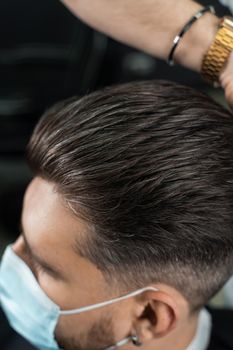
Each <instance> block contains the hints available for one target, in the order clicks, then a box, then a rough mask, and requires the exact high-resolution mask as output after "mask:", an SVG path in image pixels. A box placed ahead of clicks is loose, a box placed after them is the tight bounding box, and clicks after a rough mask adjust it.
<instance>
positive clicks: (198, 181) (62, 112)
mask: <svg viewBox="0 0 233 350" xmlns="http://www.w3.org/2000/svg"><path fill="white" fill-rule="evenodd" d="M28 159H29V163H30V165H31V167H32V169H33V170H34V172H35V174H36V175H40V176H42V177H43V178H44V179H46V180H48V181H52V182H53V183H55V184H56V185H57V189H58V191H59V192H60V193H61V195H62V196H63V198H64V199H65V200H66V201H67V202H68V203H69V204H70V207H72V208H73V210H74V211H75V212H76V214H77V215H78V216H79V215H80V216H82V217H84V218H85V219H86V220H87V221H88V222H89V223H91V224H92V226H93V227H94V230H92V231H91V230H90V232H89V234H88V235H87V237H86V238H85V240H83V242H77V247H76V249H77V251H78V252H79V254H82V255H83V256H85V257H86V258H88V259H90V260H91V261H92V262H93V263H94V264H96V265H97V266H98V267H99V268H100V269H101V270H102V271H103V272H104V274H105V276H106V278H108V279H109V280H110V281H111V280H112V281H114V280H117V281H118V283H119V284H120V285H122V286H124V287H125V286H128V287H129V288H130V289H131V290H132V289H133V288H136V287H141V286H145V285H148V284H150V283H152V282H162V283H166V284H169V285H171V286H173V287H175V288H176V289H178V290H179V291H180V292H181V293H182V294H183V295H184V296H185V297H186V298H187V300H188V301H189V302H190V304H191V306H192V308H195V309H197V308H199V307H201V306H202V305H203V304H205V303H206V302H207V301H208V300H209V299H210V298H211V296H213V295H214V294H215V293H216V292H217V291H218V290H219V289H220V287H221V286H222V285H223V284H224V283H225V282H226V280H227V279H228V278H229V276H230V275H231V274H233V118H232V115H231V114H230V113H229V112H228V111H227V110H225V109H224V108H223V107H221V106H220V105H218V104H217V103H215V102H214V101H213V100H212V99H210V98H209V97H207V96H205V95H204V94H201V93H199V92H197V91H195V90H193V89H191V88H188V87H184V86H181V85H178V84H175V83H171V82H166V81H157V82H153V81H151V82H138V83H129V84H125V85H119V86H115V87H109V88H105V89H103V90H102V91H97V92H94V93H92V94H90V95H87V96H85V97H83V98H81V99H78V98H73V99H71V100H69V101H65V102H62V103H59V104H57V105H56V106H54V107H53V108H51V109H50V110H49V111H48V112H46V113H45V115H44V116H43V117H42V118H41V120H40V121H39V122H38V124H37V126H36V128H35V131H34V133H33V135H32V137H31V141H30V144H29V147H28Z"/></svg>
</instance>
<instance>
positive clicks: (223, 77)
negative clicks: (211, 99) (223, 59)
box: [219, 51, 233, 109]
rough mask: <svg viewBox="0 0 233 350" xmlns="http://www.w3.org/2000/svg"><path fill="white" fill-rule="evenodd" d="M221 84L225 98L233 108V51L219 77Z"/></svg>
mask: <svg viewBox="0 0 233 350" xmlns="http://www.w3.org/2000/svg"><path fill="white" fill-rule="evenodd" d="M219 81H220V84H221V86H222V88H223V89H224V91H225V98H226V100H227V102H228V103H229V105H230V107H231V108H232V109H233V51H232V52H231V53H230V55H229V58H228V60H227V63H226V65H225V67H224V69H223V70H222V72H221V74H220V77H219Z"/></svg>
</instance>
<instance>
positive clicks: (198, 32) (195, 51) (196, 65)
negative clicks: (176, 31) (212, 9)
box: [174, 13, 219, 72]
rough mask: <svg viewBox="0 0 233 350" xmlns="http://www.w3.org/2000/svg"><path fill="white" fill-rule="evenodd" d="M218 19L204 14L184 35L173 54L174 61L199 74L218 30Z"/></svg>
mask: <svg viewBox="0 0 233 350" xmlns="http://www.w3.org/2000/svg"><path fill="white" fill-rule="evenodd" d="M218 25H219V18H218V17H216V16H215V15H213V14H211V13H206V14H205V15H204V16H203V17H202V18H200V19H199V20H198V21H197V22H196V23H194V25H193V26H192V27H191V28H190V30H189V31H188V32H187V33H186V34H185V36H184V37H183V39H182V40H181V42H180V44H179V46H178V47H177V50H176V52H175V55H174V58H175V61H176V62H177V63H179V64H181V65H183V66H185V67H187V68H189V69H192V70H194V71H197V72H200V71H201V65H202V60H203V57H204V55H205V54H206V52H207V51H208V49H209V47H210V45H211V44H212V42H213V40H214V38H215V35H216V32H217V30H218Z"/></svg>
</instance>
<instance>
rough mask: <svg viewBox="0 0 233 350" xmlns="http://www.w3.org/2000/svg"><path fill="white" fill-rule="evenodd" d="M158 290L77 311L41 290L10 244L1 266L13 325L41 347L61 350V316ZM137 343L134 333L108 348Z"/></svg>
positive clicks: (0, 287) (1, 294)
mask: <svg viewBox="0 0 233 350" xmlns="http://www.w3.org/2000/svg"><path fill="white" fill-rule="evenodd" d="M150 290H152V291H157V289H155V288H153V287H147V288H143V289H139V290H136V291H134V292H132V293H130V294H127V295H124V296H121V297H119V298H115V299H112V300H108V301H105V302H102V303H99V304H95V305H90V306H86V307H82V308H79V309H74V310H66V311H64V310H61V309H60V307H59V306H58V305H56V304H55V303H54V302H53V301H52V300H51V299H50V298H49V297H48V296H47V295H46V294H45V293H44V291H43V290H42V289H41V287H40V285H39V284H38V282H37V280H36V278H35V276H34V275H33V273H32V271H31V270H30V268H29V267H28V266H27V264H26V263H25V262H24V261H23V260H22V259H21V258H20V257H19V256H18V255H16V254H15V252H14V251H13V249H12V246H8V247H7V248H6V251H5V253H4V255H3V258H2V261H1V265H0V303H1V306H2V308H3V310H4V312H5V314H6V317H7V319H8V321H9V323H10V325H11V326H12V328H13V329H14V330H15V331H16V332H18V333H19V334H21V335H22V336H23V337H24V338H25V339H27V340H28V341H29V342H30V343H31V344H33V345H34V346H35V347H36V348H38V349H40V350H58V349H59V346H58V344H57V342H56V340H55V335H54V331H55V328H56V326H57V323H58V320H59V317H60V316H61V315H67V316H68V315H74V314H80V313H82V312H87V311H91V310H95V309H98V308H101V307H104V306H107V305H111V304H113V303H116V302H118V301H121V300H124V299H127V298H129V297H133V296H136V295H139V294H141V293H143V292H144V291H150ZM130 341H131V342H133V343H134V344H135V345H139V343H137V338H136V337H135V336H131V337H127V338H125V339H123V340H121V341H120V342H118V343H117V344H115V345H113V346H111V347H109V348H108V349H106V350H113V349H116V348H118V347H120V346H122V345H125V344H127V343H128V342H130Z"/></svg>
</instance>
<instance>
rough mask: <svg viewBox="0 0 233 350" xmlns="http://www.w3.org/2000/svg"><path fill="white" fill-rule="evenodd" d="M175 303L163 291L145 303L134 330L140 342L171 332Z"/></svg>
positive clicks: (175, 319)
mask: <svg viewBox="0 0 233 350" xmlns="http://www.w3.org/2000/svg"><path fill="white" fill-rule="evenodd" d="M177 318H178V315H177V311H176V305H175V304H174V303H173V301H172V299H171V298H170V297H169V296H168V295H165V294H164V293H159V292H157V293H156V296H155V295H154V297H153V299H150V301H148V302H147V303H146V304H145V307H144V309H143V312H142V313H141V315H140V316H139V317H138V319H137V320H136V324H135V330H136V333H137V335H138V337H139V339H140V340H141V342H142V343H144V342H146V341H149V340H152V339H153V338H159V337H163V336H165V335H166V334H168V333H169V332H171V331H172V330H173V329H174V328H175V325H176V322H177Z"/></svg>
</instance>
